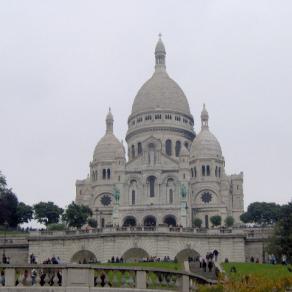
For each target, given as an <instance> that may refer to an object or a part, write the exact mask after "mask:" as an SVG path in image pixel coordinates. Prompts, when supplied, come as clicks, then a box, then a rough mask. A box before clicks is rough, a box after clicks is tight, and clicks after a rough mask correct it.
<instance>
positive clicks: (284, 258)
mask: <svg viewBox="0 0 292 292" xmlns="http://www.w3.org/2000/svg"><path fill="white" fill-rule="evenodd" d="M282 265H284V266H287V256H286V255H285V254H283V255H282Z"/></svg>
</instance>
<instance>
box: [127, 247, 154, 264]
mask: <svg viewBox="0 0 292 292" xmlns="http://www.w3.org/2000/svg"><path fill="white" fill-rule="evenodd" d="M147 257H149V254H148V252H147V251H146V250H145V249H143V248H139V247H133V248H130V249H128V250H127V251H126V252H124V254H123V259H124V261H127V262H131V261H137V260H141V259H142V258H147Z"/></svg>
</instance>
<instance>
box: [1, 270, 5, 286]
mask: <svg viewBox="0 0 292 292" xmlns="http://www.w3.org/2000/svg"><path fill="white" fill-rule="evenodd" d="M0 285H2V286H5V274H4V271H1V274H0Z"/></svg>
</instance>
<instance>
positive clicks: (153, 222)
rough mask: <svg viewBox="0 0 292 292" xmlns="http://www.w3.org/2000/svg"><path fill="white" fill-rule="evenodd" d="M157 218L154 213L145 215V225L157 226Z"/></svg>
mask: <svg viewBox="0 0 292 292" xmlns="http://www.w3.org/2000/svg"><path fill="white" fill-rule="evenodd" d="M156 223H157V220H156V218H155V217H154V216H153V215H148V216H145V217H144V219H143V225H144V226H156Z"/></svg>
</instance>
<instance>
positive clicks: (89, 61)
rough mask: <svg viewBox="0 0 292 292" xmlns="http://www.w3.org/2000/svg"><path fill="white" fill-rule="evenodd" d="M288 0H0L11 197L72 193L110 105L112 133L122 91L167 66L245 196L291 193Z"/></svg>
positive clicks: (58, 198)
mask: <svg viewBox="0 0 292 292" xmlns="http://www.w3.org/2000/svg"><path fill="white" fill-rule="evenodd" d="M291 15H292V1H290V0H287V1H280V0H275V1H269V0H262V1H261V0H241V1H238V0H229V1H225V0H218V1H216V0H213V1H208V0H201V1H198V0H196V1H170V0H167V1H158V0H153V1H150V0H145V1H137V0H136V1H126V0H123V1H108V0H107V1H95V0H94V1H81V0H80V1H73V0H68V1H60V0H56V1H53V0H50V1H49V0H48V1H38V0H37V1H28V0H26V1H21V0H19V1H13V0H9V1H1V2H0V131H1V141H0V170H1V171H2V172H3V174H4V175H5V176H6V177H7V181H8V184H9V186H10V187H12V188H13V190H14V191H15V192H16V194H17V195H18V198H19V199H20V200H21V201H24V202H26V203H29V204H33V203H36V202H39V201H41V200H42V201H48V200H52V201H55V202H56V203H57V204H59V205H60V206H65V205H67V204H68V203H70V202H71V201H72V200H74V198H75V180H76V179H82V178H85V177H86V176H87V173H88V172H89V162H90V160H91V159H92V155H93V151H94V147H95V145H96V144H97V142H98V141H99V139H100V138H101V137H102V136H103V134H104V131H105V116H106V113H107V110H108V107H109V106H111V108H112V112H113V114H114V119H115V124H114V130H115V134H116V136H117V137H118V138H119V139H124V138H125V134H126V130H127V118H128V116H129V114H130V111H131V107H132V102H133V99H134V97H135V95H136V93H137V91H138V89H139V88H140V87H141V86H142V84H143V83H144V82H145V81H146V80H147V79H148V78H149V77H150V76H151V74H152V73H153V68H154V54H153V53H154V47H155V44H156V41H157V35H158V33H159V32H161V33H162V35H163V37H162V38H163V41H164V43H165V46H166V51H167V59H166V62H167V71H168V73H169V75H170V76H171V77H172V78H173V79H175V80H176V81H177V82H178V83H179V85H180V86H181V87H182V89H183V90H184V92H185V94H186V96H187V98H188V100H189V103H190V107H191V112H192V114H193V115H194V119H195V130H196V132H198V131H199V130H200V112H201V109H202V104H203V103H206V105H207V109H208V111H209V115H210V122H209V125H210V129H211V131H212V132H213V133H214V134H215V135H216V136H217V138H218V140H219V141H220V143H221V146H222V150H223V155H224V156H225V160H226V171H227V173H229V174H231V173H239V172H240V171H243V172H244V193H245V206H246V207H247V205H248V204H249V203H251V202H253V201H275V202H278V203H286V202H288V201H289V200H291V198H292V187H291V183H292V155H291V151H292V115H291V110H292V100H291V97H292V17H291Z"/></svg>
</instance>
